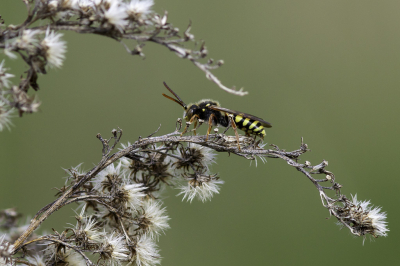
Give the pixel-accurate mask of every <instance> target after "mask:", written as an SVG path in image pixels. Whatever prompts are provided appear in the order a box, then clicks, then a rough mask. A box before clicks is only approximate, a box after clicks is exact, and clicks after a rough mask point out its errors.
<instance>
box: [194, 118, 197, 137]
mask: <svg viewBox="0 0 400 266" xmlns="http://www.w3.org/2000/svg"><path fill="white" fill-rule="evenodd" d="M196 127H197V119H196V120H195V121H194V125H193V133H194V135H195V136H196V135H197V134H196Z"/></svg>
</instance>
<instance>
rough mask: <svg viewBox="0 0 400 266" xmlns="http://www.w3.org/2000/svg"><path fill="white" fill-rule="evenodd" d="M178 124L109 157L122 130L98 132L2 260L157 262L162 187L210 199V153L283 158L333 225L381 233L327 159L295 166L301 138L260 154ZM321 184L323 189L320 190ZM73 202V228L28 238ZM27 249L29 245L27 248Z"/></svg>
mask: <svg viewBox="0 0 400 266" xmlns="http://www.w3.org/2000/svg"><path fill="white" fill-rule="evenodd" d="M181 121H182V120H181V119H179V120H178V122H177V128H176V130H175V131H174V132H172V133H170V134H166V135H163V136H153V135H154V134H155V133H156V132H157V131H158V130H157V131H156V132H155V133H153V134H152V135H150V136H149V137H147V138H140V139H139V140H137V141H136V142H135V143H133V144H128V145H122V146H123V148H122V149H120V150H119V151H118V152H115V153H113V154H111V151H112V150H113V149H114V148H115V147H116V145H117V144H118V143H119V141H120V139H121V136H122V130H120V129H118V130H113V131H112V137H111V138H110V139H104V138H102V136H101V135H100V134H98V135H97V138H98V139H99V140H100V141H101V142H102V145H103V148H102V154H103V156H102V159H101V161H100V162H99V163H98V164H97V165H96V166H95V167H94V168H93V169H91V170H90V171H88V172H86V173H85V172H82V171H81V170H80V166H77V167H75V168H72V169H68V170H67V172H68V173H69V177H68V178H67V182H66V185H65V186H64V187H62V188H60V189H59V195H60V196H59V197H58V199H57V200H55V201H54V202H52V203H50V204H48V205H47V206H45V207H44V208H42V209H41V210H40V211H39V212H38V213H37V214H36V215H35V217H34V218H33V219H32V220H31V221H30V224H29V226H28V227H27V228H26V229H25V231H24V232H23V233H22V235H20V236H18V238H17V239H16V240H15V242H14V243H13V244H12V245H11V244H10V243H9V242H8V241H6V240H4V237H3V240H2V243H1V245H0V246H1V247H2V250H3V252H2V253H0V254H1V255H2V258H3V260H4V261H8V262H9V263H11V262H15V263H18V262H20V263H22V261H21V259H16V258H14V257H13V255H15V254H18V252H20V253H23V254H24V255H25V256H26V258H27V259H28V262H29V263H31V264H29V265H56V264H57V263H62V262H68V263H70V264H71V265H85V264H86V265H101V264H102V263H106V264H107V265H120V264H125V263H127V264H133V265H135V264H136V265H156V264H159V263H160V256H159V250H158V249H157V245H156V241H157V240H158V237H159V235H160V234H161V233H163V232H164V231H165V230H166V229H168V228H169V225H168V220H169V218H168V216H167V215H166V209H165V207H164V208H163V207H162V201H161V200H160V195H161V192H162V191H163V190H164V189H165V188H166V187H168V186H175V187H178V188H179V189H180V190H181V192H180V194H183V195H184V196H183V199H187V200H188V201H192V200H193V199H194V198H198V199H200V200H202V201H206V200H210V199H211V198H212V197H213V194H215V193H219V185H220V184H222V183H223V182H222V181H221V180H220V179H219V177H218V176H217V175H215V174H212V173H210V171H209V165H210V164H212V163H213V162H214V157H215V154H214V153H213V152H214V151H218V152H225V153H230V154H236V155H239V156H241V157H244V158H246V159H249V160H257V158H259V159H261V160H262V161H265V158H279V159H283V160H285V161H286V162H287V164H288V165H290V166H292V167H294V168H295V169H297V170H298V171H300V172H301V173H303V174H304V175H305V176H306V177H307V178H308V179H309V180H310V181H311V182H312V183H313V184H314V186H315V187H316V189H317V190H318V191H319V194H320V197H321V201H322V205H323V206H324V207H325V208H327V209H328V211H329V213H330V215H332V216H334V217H336V218H337V220H338V224H340V225H342V226H344V227H347V228H348V229H349V230H350V232H351V233H352V234H354V235H356V236H364V238H365V236H366V235H367V234H370V235H371V236H373V237H378V236H386V235H387V233H386V232H387V231H388V228H387V227H386V226H387V225H386V221H385V219H386V214H385V213H384V212H381V211H380V210H381V208H379V207H375V208H373V207H372V206H370V203H369V201H367V202H366V201H364V202H359V201H357V197H356V196H353V197H352V199H351V200H349V199H348V198H347V197H346V196H345V195H343V194H342V193H341V191H340V189H341V187H342V185H340V184H339V183H337V182H336V181H335V176H334V174H333V173H332V172H330V171H328V170H326V169H325V168H326V167H327V166H328V162H327V161H325V160H323V161H322V162H321V163H320V164H318V165H314V166H313V165H311V163H309V162H308V161H305V163H299V162H298V160H299V158H300V156H301V155H303V154H304V153H306V152H307V151H309V149H308V147H307V144H305V143H304V142H303V140H302V141H301V145H300V148H299V149H297V150H294V151H290V152H286V151H284V150H281V149H279V147H278V146H276V145H271V146H272V148H271V149H264V145H260V144H259V143H256V142H254V139H253V138H252V137H246V136H241V137H240V145H241V147H242V148H241V150H238V147H237V143H236V138H235V137H234V136H227V135H224V134H217V133H215V134H211V135H210V136H209V139H208V140H207V141H206V136H181V131H180V130H181V125H182V122H181ZM315 175H324V178H322V179H316V178H314V176H315ZM323 183H326V184H329V185H328V186H322V185H321V184H323ZM329 190H333V191H335V197H334V198H332V197H329V196H328V195H327V194H326V191H329ZM75 202H78V203H80V204H81V212H80V214H79V215H77V216H76V220H77V224H76V226H71V227H69V228H67V229H66V230H64V231H63V232H57V231H54V233H53V234H49V235H44V236H36V235H34V231H35V230H36V229H37V228H38V227H39V226H40V224H41V223H42V222H43V221H45V220H46V219H47V218H48V217H49V216H50V215H51V214H52V213H53V212H54V211H56V210H58V209H60V208H62V207H64V206H66V205H68V204H70V203H75ZM16 217H17V215H16V213H15V212H14V211H13V210H6V211H3V213H2V218H3V220H5V221H8V227H9V228H12V227H13V226H15V219H16ZM13 218H14V219H13ZM6 224H7V223H6ZM13 224H14V225H13ZM38 242H44V243H47V248H46V249H43V248H41V247H40V246H39V245H37V243H38ZM28 246H29V247H30V246H33V247H30V248H29V249H28V248H27V247H28ZM88 252H90V253H93V254H95V255H96V258H97V259H96V260H97V262H96V263H95V262H93V261H92V260H90V259H89V258H88V256H87V255H86V254H85V253H88ZM35 261H36V263H37V264H35ZM39 261H40V262H41V263H42V264H40V263H39ZM25 262H26V261H24V263H25ZM28 262H27V263H28Z"/></svg>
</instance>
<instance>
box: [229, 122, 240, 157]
mask: <svg viewBox="0 0 400 266" xmlns="http://www.w3.org/2000/svg"><path fill="white" fill-rule="evenodd" d="M228 117H229V120H230V121H231V125H232V128H233V130H234V131H235V135H236V141H237V146H238V149H239V151H242V149H240V144H239V134H238V132H237V128H236V124H235V121H233V117H232V115H229V116H228Z"/></svg>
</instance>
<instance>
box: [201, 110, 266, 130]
mask: <svg viewBox="0 0 400 266" xmlns="http://www.w3.org/2000/svg"><path fill="white" fill-rule="evenodd" d="M208 108H210V109H213V110H216V111H221V112H225V113H228V114H234V115H240V116H243V117H244V118H248V119H251V120H254V121H258V122H260V123H261V125H262V126H264V127H272V125H271V123H269V122H267V121H265V120H264V119H261V118H259V117H257V116H254V115H250V114H246V113H243V112H238V111H234V110H231V109H227V108H223V107H219V106H215V105H211V106H209V107H208Z"/></svg>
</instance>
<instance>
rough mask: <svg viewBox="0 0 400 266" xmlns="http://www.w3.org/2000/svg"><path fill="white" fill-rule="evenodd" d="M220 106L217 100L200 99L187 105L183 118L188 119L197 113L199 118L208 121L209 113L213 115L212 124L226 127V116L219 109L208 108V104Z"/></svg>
mask: <svg viewBox="0 0 400 266" xmlns="http://www.w3.org/2000/svg"><path fill="white" fill-rule="evenodd" d="M211 105H214V106H220V105H219V103H218V102H217V101H213V100H201V101H200V102H198V103H195V104H190V105H188V108H187V112H186V113H185V114H184V116H185V117H184V118H185V119H186V120H187V121H188V120H190V119H191V117H192V116H194V115H197V116H198V118H199V119H202V120H204V121H205V122H206V123H208V120H209V118H210V116H211V114H213V115H214V118H213V120H212V124H213V126H218V125H220V126H223V127H227V126H228V124H229V120H228V117H227V116H226V115H225V113H223V112H220V111H215V110H212V109H210V108H209V106H211Z"/></svg>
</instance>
